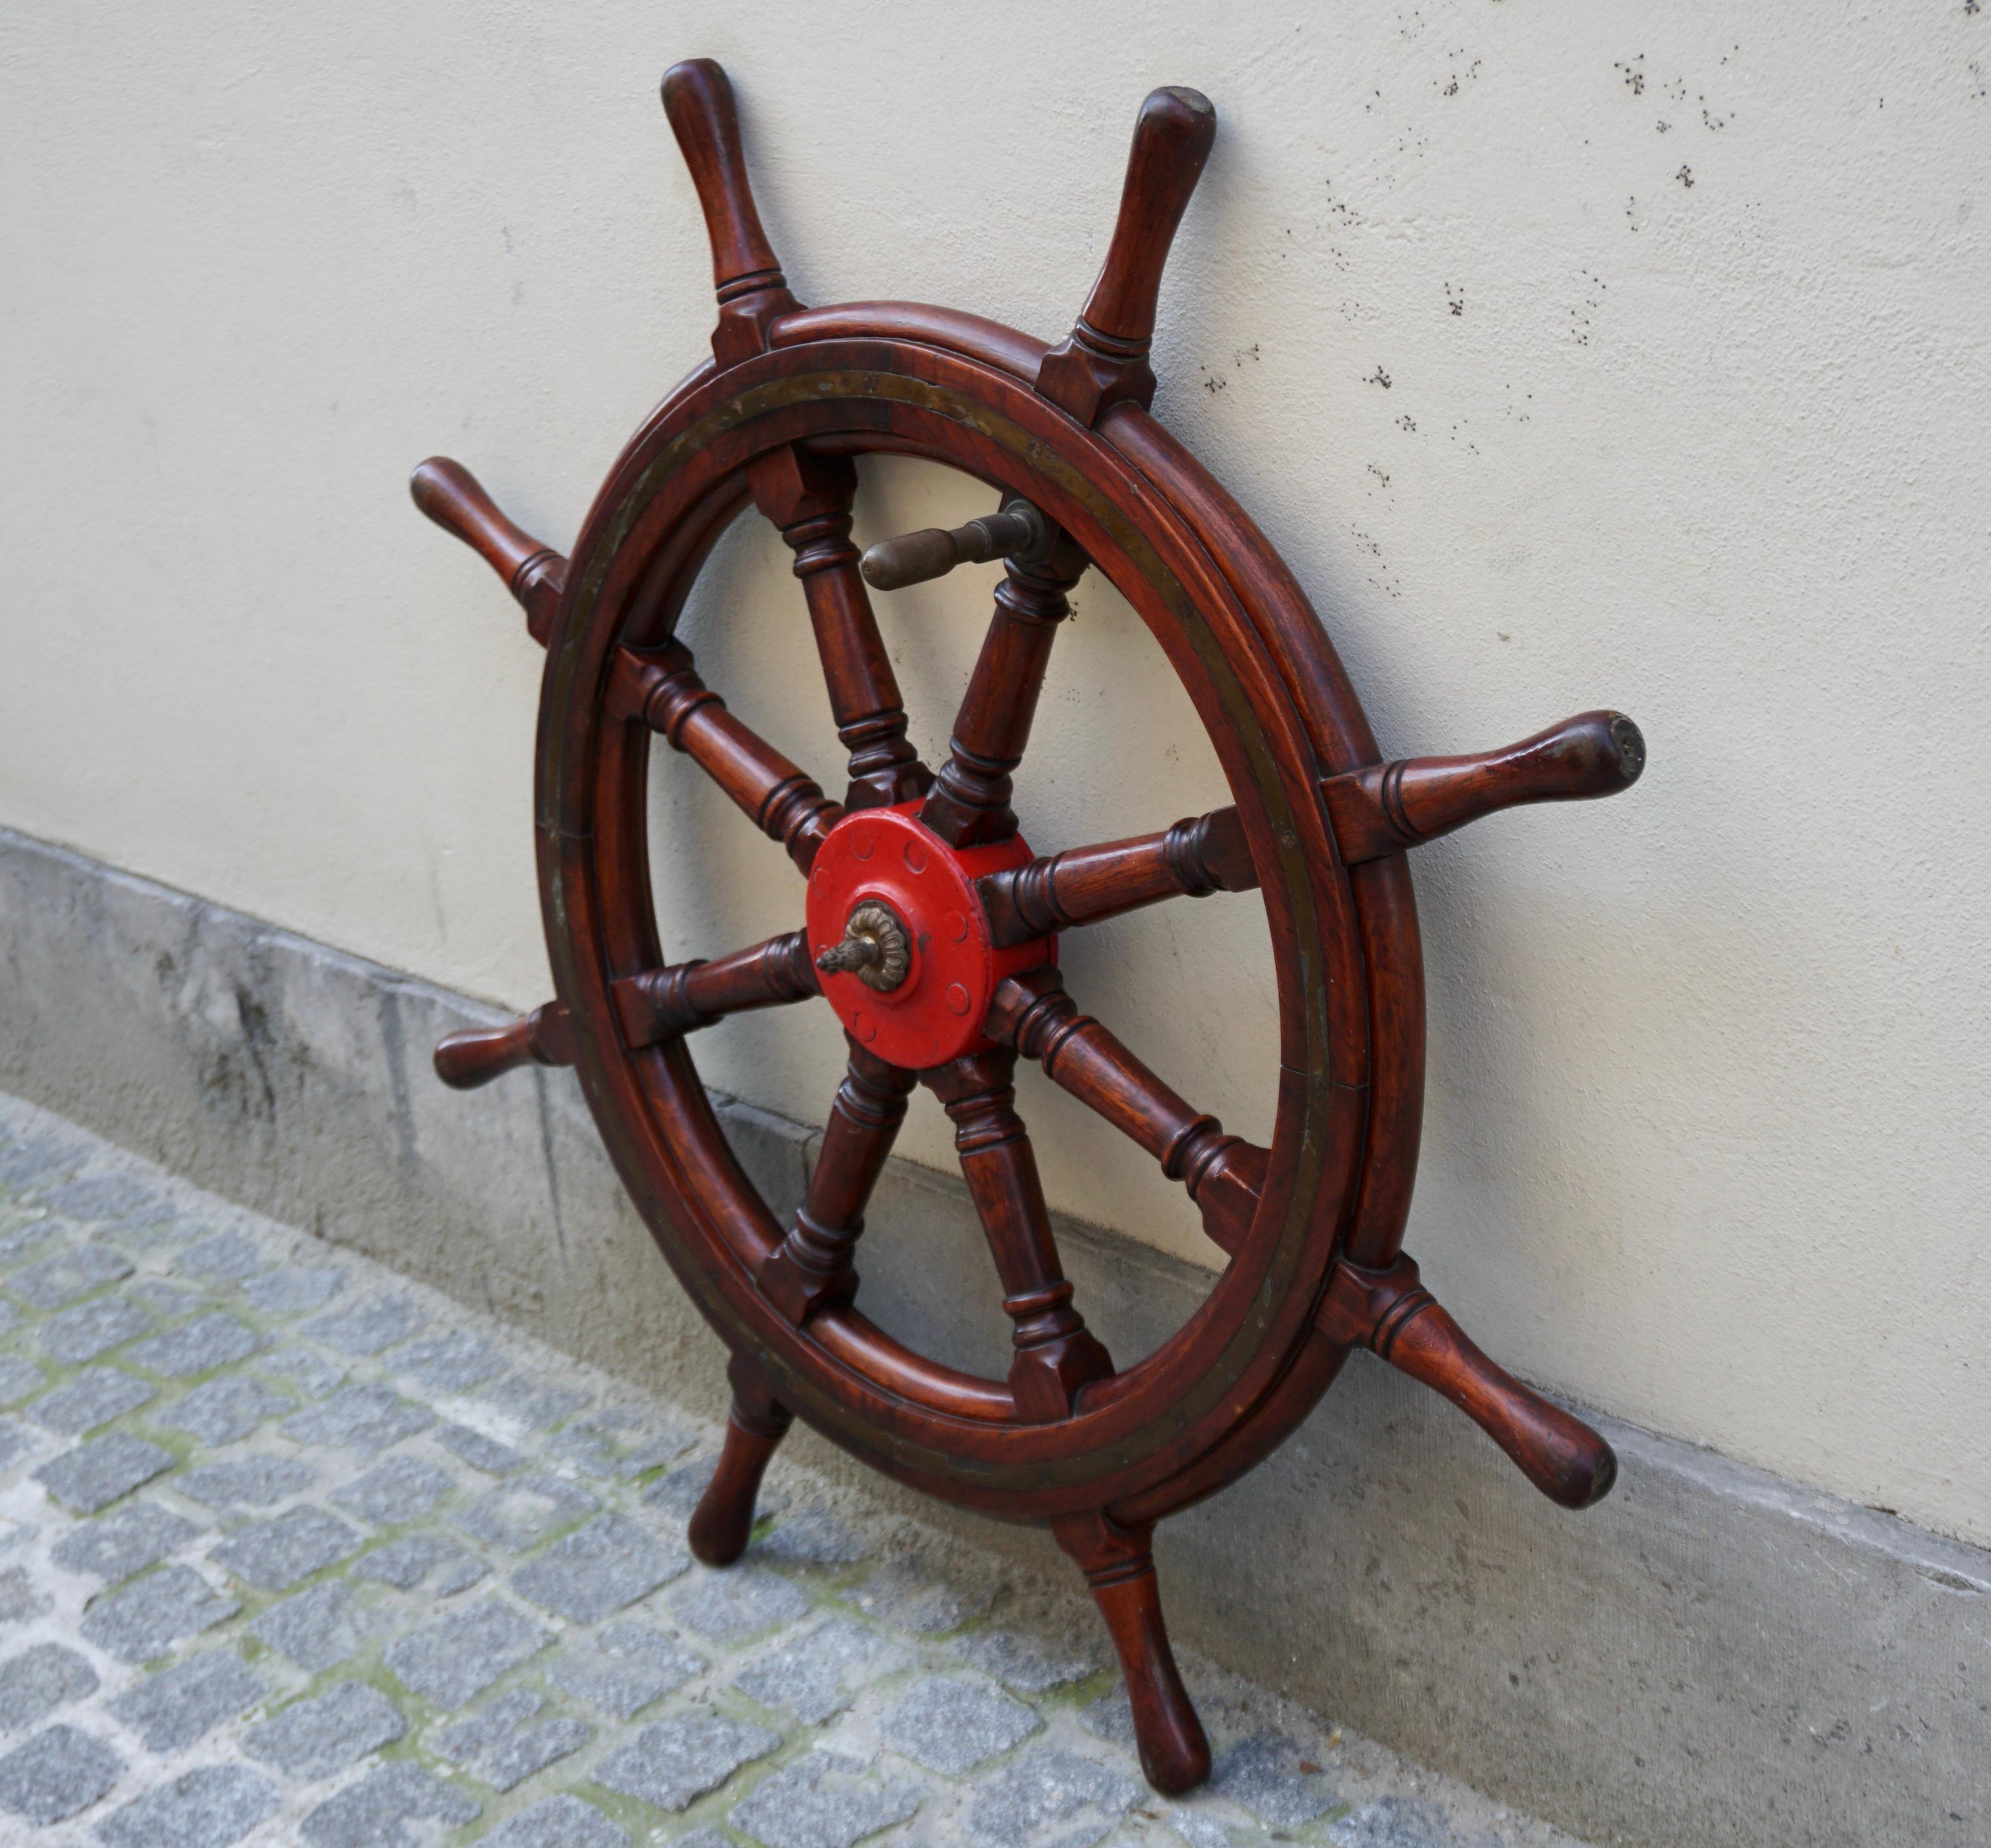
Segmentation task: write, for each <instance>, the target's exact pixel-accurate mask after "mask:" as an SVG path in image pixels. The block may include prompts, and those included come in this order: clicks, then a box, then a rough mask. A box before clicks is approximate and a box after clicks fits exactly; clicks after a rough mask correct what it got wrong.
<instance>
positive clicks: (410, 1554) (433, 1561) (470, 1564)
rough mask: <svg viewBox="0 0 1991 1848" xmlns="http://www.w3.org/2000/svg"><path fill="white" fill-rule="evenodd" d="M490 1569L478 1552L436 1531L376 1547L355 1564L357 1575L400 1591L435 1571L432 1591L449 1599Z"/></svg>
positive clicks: (411, 1586)
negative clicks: (447, 1538)
mask: <svg viewBox="0 0 1991 1848" xmlns="http://www.w3.org/2000/svg"><path fill="white" fill-rule="evenodd" d="M438 1567H440V1568H441V1571H437V1568H438ZM490 1570H491V1568H490V1567H488V1566H487V1565H486V1564H485V1563H484V1562H483V1560H481V1559H479V1558H478V1557H477V1555H476V1554H474V1553H472V1552H471V1551H470V1550H469V1549H468V1547H461V1546H459V1545H458V1543H456V1542H455V1541H454V1540H444V1539H443V1538H442V1537H441V1536H440V1535H437V1534H434V1533H410V1534H409V1535H408V1536H407V1537H406V1538H405V1539H403V1540H390V1541H389V1542H388V1543H387V1544H386V1546H384V1547H375V1548H374V1550H373V1551H372V1552H371V1553H369V1554H366V1557H364V1558H362V1559H361V1560H359V1561H358V1563H357V1564H355V1565H354V1567H353V1568H352V1574H353V1576H354V1577H356V1578H373V1579H378V1580H379V1581H380V1583H381V1584H388V1585H392V1586H393V1587H394V1588H396V1590H397V1591H413V1590H414V1588H415V1587H416V1586H417V1585H418V1584H420V1583H421V1582H422V1581H423V1580H424V1579H425V1578H427V1577H428V1576H429V1575H430V1574H431V1573H435V1574H436V1578H435V1582H434V1584H432V1585H431V1587H430V1590H431V1591H433V1592H434V1594H436V1596H437V1597H438V1598H449V1597H452V1596H454V1594H456V1593H457V1592H458V1591H465V1590H467V1589H468V1588H469V1587H470V1586H471V1585H474V1584H476V1583H477V1581H478V1580H479V1579H480V1578H482V1577H484V1575H485V1574H486V1573H488V1571H490Z"/></svg>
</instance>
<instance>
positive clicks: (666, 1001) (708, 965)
mask: <svg viewBox="0 0 1991 1848" xmlns="http://www.w3.org/2000/svg"><path fill="white" fill-rule="evenodd" d="M609 992H610V994H611V997H612V999H614V1003H615V1012H616V1015H617V1017H618V1020H619V1021H620V1023H621V1028H622V1041H623V1043H624V1044H625V1046H654V1045H655V1044H656V1043H657V1042H658V1041H659V1040H669V1039H672V1038H675V1037H676V1036H677V1035H679V1034H681V1033H693V1032H695V1031H696V1030H697V1029H698V1028H699V1027H701V1026H711V1025H712V1024H713V1023H714V1022H715V1021H719V1020H723V1019H725V1017H726V1016H727V1015H728V1014H744V1013H746V1012H749V1011H750V1010H751V1009H754V1008H761V1007H780V1006H783V1005H784V1003H786V1002H791V1001H805V1000H807V999H808V997H809V996H810V995H819V994H820V993H822V989H821V987H820V985H819V984H818V982H817V980H816V973H815V963H814V962H812V961H811V960H810V958H809V949H808V938H807V936H806V934H805V933H804V932H802V931H788V932H787V933H786V934H784V935H782V936H780V937H771V938H768V939H767V941H766V942H765V943H757V944H754V945H753V946H752V947H751V948H748V949H744V950H735V951H733V953H732V955H730V956H716V957H714V958H712V960H711V961H706V960H705V959H703V958H699V959H698V960H696V961H692V962H676V963H672V965H670V966H669V968H662V969H647V970H645V972H643V973H642V975H625V976H624V977H623V978H621V980H620V981H618V982H614V983H612V984H611V987H610V991H609Z"/></svg>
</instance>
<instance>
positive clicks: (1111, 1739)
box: [1078, 1687, 1134, 1751]
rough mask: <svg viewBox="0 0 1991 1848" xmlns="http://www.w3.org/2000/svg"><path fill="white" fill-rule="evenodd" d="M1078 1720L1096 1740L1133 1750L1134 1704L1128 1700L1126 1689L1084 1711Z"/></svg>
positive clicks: (1106, 1697)
mask: <svg viewBox="0 0 1991 1848" xmlns="http://www.w3.org/2000/svg"><path fill="white" fill-rule="evenodd" d="M1078 1719H1079V1724H1081V1726H1083V1727H1084V1728H1085V1730H1086V1731H1087V1732H1089V1733H1090V1734H1092V1736H1093V1737H1094V1738H1095V1739H1104V1741H1106V1742H1107V1743H1108V1744H1109V1745H1124V1746H1125V1747H1126V1748H1128V1750H1129V1751H1132V1749H1133V1747H1134V1704H1133V1703H1132V1701H1131V1700H1128V1698H1127V1690H1125V1688H1124V1687H1123V1688H1121V1689H1120V1690H1118V1691H1117V1692H1116V1693H1111V1694H1108V1695H1105V1696H1104V1697H1102V1698H1101V1699H1099V1700H1095V1701H1094V1702H1093V1703H1092V1704H1091V1706H1090V1707H1086V1708H1084V1709H1082V1710H1081V1712H1080V1714H1079V1716H1078Z"/></svg>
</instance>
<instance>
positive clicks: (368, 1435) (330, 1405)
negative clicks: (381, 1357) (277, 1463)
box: [279, 1386, 435, 1456]
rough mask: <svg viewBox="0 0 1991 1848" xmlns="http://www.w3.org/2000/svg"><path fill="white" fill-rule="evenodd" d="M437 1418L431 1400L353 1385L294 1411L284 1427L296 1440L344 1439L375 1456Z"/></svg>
mask: <svg viewBox="0 0 1991 1848" xmlns="http://www.w3.org/2000/svg"><path fill="white" fill-rule="evenodd" d="M434 1422H435V1414H434V1412H432V1411H430V1410H429V1408H428V1407H427V1406H426V1405H417V1404H413V1403H411V1402H410V1400H406V1399H403V1397H401V1396H400V1394H399V1393H397V1392H396V1391H395V1390H394V1389H393V1387H391V1386H348V1387H342V1389H341V1390H339V1391H338V1392H335V1393H334V1394H332V1397H330V1398H329V1399H326V1400H323V1401H322V1402H321V1403H320V1404H316V1405H310V1406H307V1407H305V1409H304V1410H303V1411H301V1412H294V1413H292V1414H291V1416H290V1417H288V1418H286V1419H285V1420H284V1422H283V1424H281V1426H280V1427H279V1428H280V1429H281V1431H282V1432H283V1434H284V1436H285V1437H287V1438H289V1439H290V1440H291V1442H292V1443H294V1444H338V1445H343V1446H344V1447H345V1448H346V1449H348V1450H353V1451H357V1452H359V1454H360V1455H362V1456H373V1455H376V1454H377V1453H378V1452H381V1451H383V1450H386V1449H388V1448H390V1447H391V1446H393V1445H396V1444H398V1443H400V1441H401V1440H402V1439H403V1438H411V1437H413V1436H414V1434H415V1433H416V1432H417V1431H425V1430H427V1428H428V1427H429V1426H430V1425H431V1424H434Z"/></svg>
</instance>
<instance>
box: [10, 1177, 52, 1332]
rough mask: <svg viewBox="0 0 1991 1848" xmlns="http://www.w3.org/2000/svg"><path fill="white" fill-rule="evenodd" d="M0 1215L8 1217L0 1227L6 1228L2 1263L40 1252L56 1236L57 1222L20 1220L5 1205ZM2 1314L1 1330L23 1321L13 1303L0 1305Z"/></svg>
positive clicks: (50, 1220)
mask: <svg viewBox="0 0 1991 1848" xmlns="http://www.w3.org/2000/svg"><path fill="white" fill-rule="evenodd" d="M0 1213H5V1216H6V1217H5V1220H0V1225H4V1227H5V1229H4V1230H0V1263H4V1264H12V1262H13V1261H15V1259H16V1258H26V1256H27V1254H29V1252H30V1251H39V1249H40V1248H41V1247H43V1245H45V1244H47V1243H48V1242H49V1240H51V1239H52V1238H53V1237H55V1235H56V1224H57V1222H56V1220H52V1219H37V1220H25V1221H24V1220H16V1219H15V1218H14V1217H13V1215H12V1212H11V1211H10V1210H9V1209H7V1208H6V1207H5V1206H4V1205H0ZM0 1312H4V1315H5V1320H4V1321H0V1328H9V1329H10V1328H12V1326H14V1325H15V1322H19V1320H20V1319H21V1312H20V1311H19V1309H15V1306H14V1305H12V1303H11V1302H9V1303H5V1304H0Z"/></svg>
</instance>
